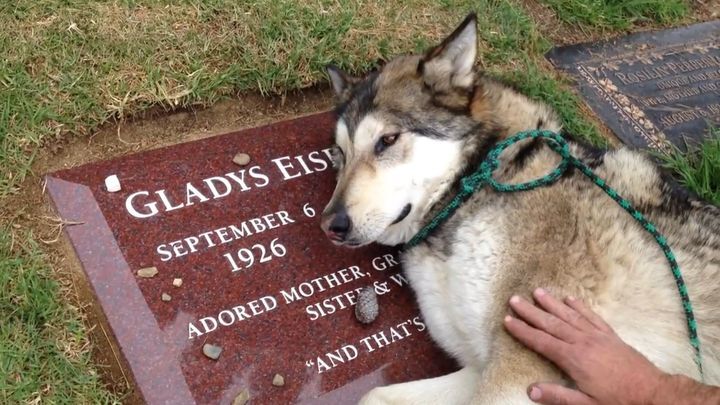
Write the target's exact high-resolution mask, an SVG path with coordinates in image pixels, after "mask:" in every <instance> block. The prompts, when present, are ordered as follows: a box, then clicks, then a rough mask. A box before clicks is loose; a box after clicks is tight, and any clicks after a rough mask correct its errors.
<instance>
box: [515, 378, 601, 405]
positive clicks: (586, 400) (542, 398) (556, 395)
mask: <svg viewBox="0 0 720 405" xmlns="http://www.w3.org/2000/svg"><path fill="white" fill-rule="evenodd" d="M528 397H530V399H531V400H532V401H533V402H537V403H539V404H544V405H571V404H572V405H597V401H595V400H594V399H592V398H590V397H589V396H587V395H585V394H584V393H582V392H580V391H577V390H573V389H570V388H567V387H563V386H562V385H557V384H544V383H539V384H533V385H531V386H530V387H529V388H528Z"/></svg>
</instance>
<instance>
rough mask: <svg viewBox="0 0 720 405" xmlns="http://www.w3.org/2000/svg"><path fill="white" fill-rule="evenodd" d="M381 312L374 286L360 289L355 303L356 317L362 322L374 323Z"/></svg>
mask: <svg viewBox="0 0 720 405" xmlns="http://www.w3.org/2000/svg"><path fill="white" fill-rule="evenodd" d="M379 313H380V305H379V304H378V299H377V294H376V293H375V289H374V288H373V287H372V286H367V287H365V288H363V289H362V290H360V292H359V293H358V296H357V303H356V304H355V318H357V320H358V321H360V322H361V323H365V324H368V323H372V322H373V321H374V320H375V318H377V316H378V314H379Z"/></svg>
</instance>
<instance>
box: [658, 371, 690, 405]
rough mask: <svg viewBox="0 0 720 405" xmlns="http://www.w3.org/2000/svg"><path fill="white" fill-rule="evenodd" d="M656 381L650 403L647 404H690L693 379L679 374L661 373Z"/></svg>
mask: <svg viewBox="0 0 720 405" xmlns="http://www.w3.org/2000/svg"><path fill="white" fill-rule="evenodd" d="M656 381H657V383H656V384H655V386H654V389H653V391H652V395H651V396H650V401H648V402H647V404H652V405H678V404H688V403H692V400H691V394H692V392H693V386H694V385H695V381H694V380H693V379H691V378H689V377H686V376H684V375H680V374H666V373H662V372H661V373H660V375H659V377H658V378H657V379H656ZM688 395H690V397H688ZM688 400H690V402H688Z"/></svg>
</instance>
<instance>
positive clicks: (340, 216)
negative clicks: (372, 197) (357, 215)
mask: <svg viewBox="0 0 720 405" xmlns="http://www.w3.org/2000/svg"><path fill="white" fill-rule="evenodd" d="M323 225H324V226H323V228H324V229H325V233H326V234H327V236H328V238H330V239H333V240H335V241H338V242H342V241H344V240H345V238H346V237H347V235H348V233H349V232H350V228H352V221H351V220H350V217H349V216H348V214H347V211H345V209H344V208H342V209H339V210H337V211H335V212H333V213H331V214H330V215H328V216H327V217H326V218H325V220H324V221H323Z"/></svg>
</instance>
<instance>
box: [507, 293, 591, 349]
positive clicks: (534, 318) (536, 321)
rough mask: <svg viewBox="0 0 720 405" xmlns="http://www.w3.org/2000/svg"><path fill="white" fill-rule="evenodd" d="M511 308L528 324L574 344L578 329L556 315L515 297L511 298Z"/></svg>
mask: <svg viewBox="0 0 720 405" xmlns="http://www.w3.org/2000/svg"><path fill="white" fill-rule="evenodd" d="M510 307H511V308H512V309H513V310H514V311H515V312H516V313H517V314H518V316H519V317H520V318H522V319H523V320H524V321H526V322H527V323H529V324H531V325H533V326H535V327H536V328H538V329H541V330H543V331H545V332H547V333H549V334H551V335H553V336H555V337H556V338H558V339H561V340H563V341H565V342H574V341H575V335H576V333H577V331H576V329H575V328H573V327H571V326H570V325H569V324H568V323H567V322H565V321H563V320H562V319H560V318H558V317H556V316H555V315H553V314H551V313H548V312H545V311H543V310H542V309H540V308H538V307H536V306H535V305H533V304H532V303H530V302H528V301H526V300H524V299H522V298H520V297H519V296H517V295H515V296H513V297H512V298H510Z"/></svg>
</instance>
